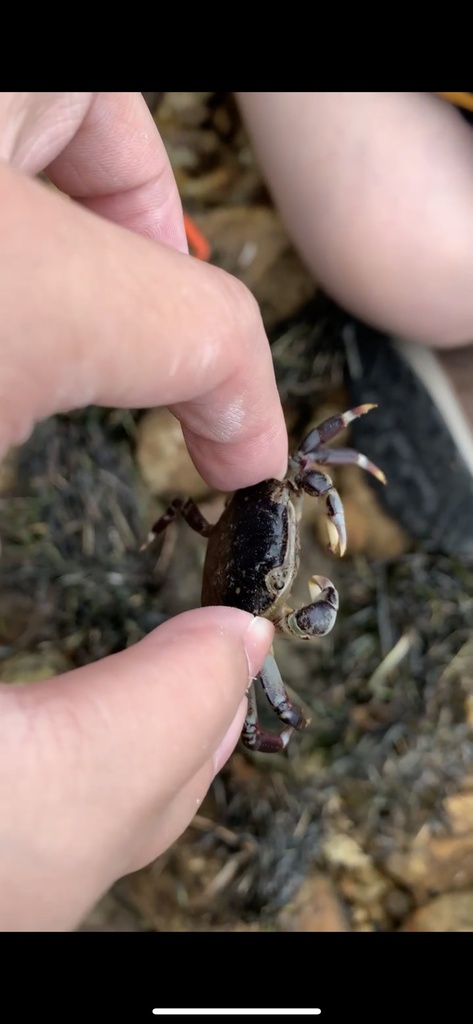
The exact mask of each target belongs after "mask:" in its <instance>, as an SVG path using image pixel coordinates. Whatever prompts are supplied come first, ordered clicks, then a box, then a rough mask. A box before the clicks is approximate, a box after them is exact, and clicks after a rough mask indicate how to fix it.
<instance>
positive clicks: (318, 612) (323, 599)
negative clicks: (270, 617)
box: [276, 576, 338, 640]
mask: <svg viewBox="0 0 473 1024" xmlns="http://www.w3.org/2000/svg"><path fill="white" fill-rule="evenodd" d="M309 592H310V596H311V598H312V604H307V605H305V606H304V607H303V608H298V609H297V610H296V611H293V609H292V608H286V610H285V611H284V613H283V615H282V616H281V618H280V619H279V620H278V622H277V623H276V627H277V629H278V630H279V632H281V633H285V634H286V635H288V636H293V637H294V636H295V637H298V638H300V639H302V640H311V639H312V637H314V636H325V635H326V634H327V633H330V630H331V629H333V627H334V625H335V622H336V618H337V612H338V592H337V590H336V589H335V587H334V585H333V583H332V582H331V580H328V579H326V577H325V576H311V578H310V580H309Z"/></svg>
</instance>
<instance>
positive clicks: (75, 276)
mask: <svg viewBox="0 0 473 1024" xmlns="http://www.w3.org/2000/svg"><path fill="white" fill-rule="evenodd" d="M367 95H368V99H367V98H366V97H367ZM363 96H364V98H363ZM370 96H371V99H369V97H370ZM376 97H377V94H362V98H361V99H360V101H359V104H358V105H357V104H356V103H355V102H354V101H353V100H352V98H351V97H350V96H348V98H347V101H346V103H345V105H342V107H340V108H339V107H337V104H336V102H335V98H334V97H333V96H332V98H330V94H326V98H325V99H320V94H314V93H313V94H307V95H306V97H305V98H304V100H303V102H302V103H301V101H300V96H299V97H297V96H296V97H294V94H292V98H291V94H289V95H288V97H286V96H285V95H283V94H258V95H250V94H245V95H244V96H242V97H240V102H241V104H242V107H243V109H244V112H245V114H246V116H247V118H248V121H249V123H250V125H251V126H252V130H253V133H254V135H255V139H257V140H258V141H257V146H258V151H259V154H260V157H261V160H262V163H263V164H264V167H265V171H266V173H267V175H268V178H269V179H270V183H271V185H272V188H273V191H274V194H275V196H276V197H277V200H278V202H279V204H280V206H281V209H282V211H283V214H284V216H285V219H286V222H287V224H288V227H289V229H290V231H291V232H292V234H293V237H294V239H295V241H296V243H297V244H298V245H299V247H300V249H301V251H302V252H303V254H304V255H305V258H306V259H307V261H308V263H309V265H311V266H312V267H313V269H314V273H316V275H317V276H318V277H319V279H323V280H324V281H325V282H326V284H327V285H328V286H329V287H331V289H332V291H333V292H334V294H336V295H338V297H339V298H341V299H342V300H344V301H345V302H346V304H347V305H349V304H351V306H352V307H353V308H355V310H356V311H357V312H359V313H360V314H361V315H366V314H367V313H369V314H370V316H371V318H372V319H374V320H379V321H380V323H381V322H382V326H386V327H390V326H395V329H398V330H399V331H401V332H402V333H404V334H407V335H410V336H415V337H417V338H418V340H420V341H425V342H430V343H432V342H433V343H437V344H448V343H450V344H453V343H461V342H465V341H468V340H469V339H470V337H473V297H472V293H471V290H470V288H469V277H470V271H471V267H472V265H473V263H472V259H471V257H472V256H473V252H470V248H472V247H473V240H471V239H473V232H472V231H471V227H472V226H473V225H471V223H470V222H471V221H472V219H473V143H472V141H471V137H470V135H469V130H468V129H467V128H465V127H464V125H463V124H462V122H461V121H460V119H459V118H458V116H457V115H456V114H455V112H454V111H450V110H449V109H448V108H445V110H444V108H443V105H442V104H440V101H437V100H435V99H432V98H431V97H419V98H416V97H415V96H414V97H410V98H409V99H406V98H405V97H400V96H398V97H397V98H396V96H392V95H391V94H389V95H388V96H387V97H384V99H377V98H376ZM431 101H432V102H431ZM337 110H338V113H337ZM376 110H377V111H378V113H377V114H376V117H374V113H373V111H376ZM340 111H344V113H341V112H340ZM269 112H270V113H271V116H270V117H268V116H267V115H268V113H269ZM381 113H382V115H383V116H382V117H381ZM386 117H387V121H386ZM334 118H335V120H336V132H334V127H333V125H334ZM268 125H270V128H269V127H268ZM312 128H313V131H312ZM309 129H310V130H309ZM375 129H376V130H375ZM415 129H416V130H420V133H421V134H420V140H419V139H417V142H416V143H415V144H414V140H415V139H416V137H417V136H416V130H415ZM406 132H407V140H408V141H407V143H406ZM373 135H374V138H373V137H372V136H373ZM401 141H402V145H401ZM383 147H384V149H383ZM391 151H392V153H394V154H395V155H396V160H397V163H396V162H394V163H393V158H392V153H391ZM383 152H388V154H391V155H390V156H389V158H388V159H386V160H382V159H381V156H382V153H383ZM288 154H290V155H291V161H292V162H291V163H289V162H288ZM304 154H305V155H304ZM0 156H1V158H2V160H3V164H2V165H1V166H0V203H1V214H2V230H1V231H0V282H1V284H0V288H1V292H2V294H1V304H2V317H1V318H0V349H1V359H0V408H1V410H2V416H1V422H0V449H1V451H2V452H4V451H5V450H7V448H8V447H9V446H10V445H11V444H16V443H19V442H21V441H22V440H24V439H25V438H26V437H27V436H28V434H29V433H30V431H31V428H32V426H33V425H34V423H35V422H36V421H37V420H38V419H41V418H42V417H44V416H47V415H49V414H51V413H53V412H57V411H65V410H68V409H71V408H77V407H80V406H82V405H86V404H89V403H97V404H103V405H110V406H120V407H124V408H126V407H129V406H131V407H134V408H135V407H147V406H154V405H168V406H169V407H170V408H171V409H172V411H173V412H174V413H175V414H176V415H177V416H178V418H179V419H180V421H181V423H182V426H183V430H184V435H185V438H186V442H187V444H188V447H189V451H190V453H191V455H192V457H193V459H194V461H195V463H196V465H197V467H198V469H199V470H200V472H201V473H202V475H203V476H204V477H205V479H206V480H207V481H208V483H209V484H210V485H212V486H214V487H216V488H219V489H221V490H224V491H228V490H233V489H234V488H236V487H239V486H245V485H249V484H251V483H255V482H256V481H258V480H261V479H263V478H265V477H269V476H276V477H281V476H282V475H283V473H284V471H285V468H286V464H287V435H286V431H285V426H284V420H283V416H282V410H281V406H280V403H279V399H278V395H277V390H276V386H275V381H274V373H273V369H272V363H271V357H270V352H269V347H268V343H267V339H266V336H265V333H264V330H263V326H262V323H261V318H260V315H259V312H258V309H257V307H256V304H255V302H254V300H253V299H252V297H251V295H250V294H249V293H248V292H247V291H246V289H244V288H243V286H241V285H240V284H239V282H237V281H236V280H234V279H233V278H231V277H229V276H228V275H227V274H225V273H224V272H223V271H220V270H218V269H216V268H213V267H210V266H206V265H204V264H202V263H199V262H198V261H196V260H194V259H192V258H191V257H189V256H188V255H187V253H186V242H185V235H184V229H183V222H182V211H181V205H180V201H179V197H178V194H177V189H176V186H175V182H174V179H173V175H172V171H171V169H170V166H169V163H168V160H167V157H166V154H165V151H164V148H163V146H162V143H161V141H160V139H159V136H158V133H157V131H156V128H155V126H154V123H153V121H152V119H151V117H150V115H149V114H148V111H147V109H146V106H145V104H144V101H143V100H142V98H141V97H140V96H139V95H138V94H133V95H130V94H113V95H110V94H99V95H92V94H60V93H58V94H33V95H31V94H6V93H3V94H1V95H0ZM433 157H435V160H434V159H433ZM432 168H433V176H432V177H429V176H428V175H427V172H429V175H430V174H431V172H432ZM42 169H46V171H47V174H48V176H49V177H50V178H51V180H52V181H53V182H54V183H55V184H56V185H57V186H58V187H59V188H60V189H61V190H62V191H63V192H65V193H66V194H67V195H70V196H71V197H72V198H73V199H74V202H70V201H68V200H65V199H64V198H63V197H62V196H60V195H58V194H55V193H53V192H52V191H51V190H48V189H47V188H46V187H45V186H43V185H42V184H40V183H38V182H36V181H33V180H32V175H34V174H36V173H37V172H38V171H40V170H42ZM396 181H397V183H398V186H399V182H400V181H401V182H402V187H397V188H396ZM450 188H451V191H450ZM430 189H432V191H430ZM347 190H348V193H347ZM387 199H388V200H389V202H388V204H387V205H388V207H389V209H390V210H391V213H387V212H386V200H387ZM442 199H443V201H441V200H442ZM421 201H422V211H423V216H419V215H418V211H419V203H420V202H421ZM394 202H395V204H396V210H395V212H396V216H394V215H393V209H392V208H393V204H394ZM355 209H356V214H355V213H354V210H355ZM383 211H384V212H383ZM414 212H415V214H416V215H415V216H414ZM361 240H362V241H363V245H362V248H361V255H360V248H359V246H360V244H361ZM377 250H378V254H379V255H378V259H376V251H377ZM467 282H468V284H467ZM432 303H433V306H432ZM272 637H273V627H272V626H271V625H270V624H269V623H267V622H264V621H263V620H259V619H252V618H251V617H250V616H249V615H247V614H246V613H243V612H240V611H236V610H232V609H228V608H227V609H223V608H219V609H216V608H205V609H199V610H196V611H193V612H189V613H187V614H186V615H184V616H180V617H178V618H176V619H174V620H173V621H172V622H167V623H166V624H165V625H163V626H161V627H159V629H158V630H156V631H155V632H154V633H152V634H150V636H148V637H147V638H146V639H145V640H144V641H142V642H141V643H140V644H137V645H135V646H134V647H133V648H131V649H129V650H127V651H125V652H123V653H121V654H117V655H114V656H113V657H111V658H107V659H105V660H103V661H102V662H100V663H98V664H95V665H91V666H87V667H86V668H83V669H80V670H78V671H76V672H72V673H69V674H68V676H67V677H64V676H63V677H61V679H60V680H58V679H52V680H48V681H45V682H38V683H36V684H34V685H29V686H25V687H24V688H21V687H15V688H12V687H7V686H3V687H0V779H1V780H2V782H1V783H0V929H1V930H26V929H30V930H31V929H42V930H68V929H71V928H74V927H75V926H76V925H77V924H78V923H79V922H80V920H81V919H82V918H83V917H84V915H85V914H86V913H87V911H88V910H89V909H90V907H91V906H93V904H94V903H95V902H96V900H97V899H98V898H99V897H100V895H101V894H102V893H103V892H104V891H105V890H106V889H107V888H108V887H109V886H110V885H111V884H113V882H114V881H115V880H116V879H117V878H119V877H121V876H122V875H124V874H126V873H128V872H130V871H134V870H137V869H138V868H140V867H141V866H143V865H145V864H146V863H148V862H149V861H151V860H152V859H153V858H154V857H156V856H157V855H158V854H159V853H160V852H162V851H163V850H164V849H166V848H167V847H168V846H169V845H170V844H171V843H172V842H173V841H174V840H175V839H176V838H177V836H178V835H179V834H180V833H181V832H182V831H183V829H184V828H185V827H186V825H187V824H188V823H189V821H190V820H191V819H192V817H193V815H194V813H195V812H196V810H197V809H198V807H199V804H200V802H201V801H202V799H203V797H204V795H205V793H206V791H207V789H208V787H209V784H210V782H211V779H212V778H213V776H214V775H215V772H216V771H217V770H218V769H219V768H220V767H221V765H222V764H223V763H224V761H225V760H226V759H227V758H228V756H229V754H230V753H231V751H232V749H233V747H234V746H235V744H236V742H237V739H238V735H239V732H240V730H241V726H242V723H243V719H244V715H245V711H246V698H245V691H246V688H247V686H248V681H249V678H250V677H251V676H252V675H254V674H255V673H256V672H257V671H258V669H259V668H260V666H261V664H262V662H263V660H264V656H265V654H266V653H267V651H268V649H269V647H270V644H271V641H272ZM176 723H178V729H175V728H174V726H175V724H176Z"/></svg>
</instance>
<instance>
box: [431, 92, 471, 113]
mask: <svg viewBox="0 0 473 1024" xmlns="http://www.w3.org/2000/svg"><path fill="white" fill-rule="evenodd" d="M437 95H438V96H441V97H442V99H443V100H448V102H449V103H453V104H454V105H455V106H456V107H463V109H464V110H473V93H472V92H439V93H437Z"/></svg>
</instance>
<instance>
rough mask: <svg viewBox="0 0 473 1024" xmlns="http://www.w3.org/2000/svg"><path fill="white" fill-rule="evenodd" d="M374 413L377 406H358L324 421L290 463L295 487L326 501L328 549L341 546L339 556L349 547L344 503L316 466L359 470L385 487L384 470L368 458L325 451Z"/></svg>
mask: <svg viewBox="0 0 473 1024" xmlns="http://www.w3.org/2000/svg"><path fill="white" fill-rule="evenodd" d="M371 409H376V406H375V405H371V404H366V405H358V406H356V408H354V409H348V410H347V412H344V413H342V414H341V415H339V416H331V417H330V418H329V419H327V420H324V421H323V423H320V424H319V426H318V427H314V428H313V430H311V431H310V433H309V434H307V437H306V438H304V440H303V442H302V444H301V445H300V446H299V449H298V451H297V452H296V453H295V454H294V456H293V457H292V459H290V460H289V469H290V471H292V473H293V474H294V477H293V479H294V482H295V484H296V485H297V486H298V487H299V488H301V489H302V490H304V491H306V492H307V494H311V495H313V496H314V497H316V498H319V497H325V501H326V506H327V515H328V517H329V524H328V527H329V537H330V544H329V547H330V550H331V551H332V552H335V551H336V549H337V546H338V547H339V549H340V555H343V554H344V553H345V550H346V543H347V539H346V529H345V516H344V513H343V505H342V501H341V498H340V495H339V494H338V491H337V490H336V489H335V487H334V485H333V482H332V480H331V479H330V477H329V476H328V475H327V474H326V473H321V472H318V471H317V470H316V469H315V468H314V466H315V465H316V464H317V465H319V466H350V465H355V466H360V467H361V469H365V470H366V471H367V472H368V473H371V474H372V475H373V476H374V477H376V479H377V480H380V481H381V482H382V483H386V477H385V475H384V473H383V472H382V470H381V469H378V467H377V466H375V464H374V462H370V460H369V459H367V458H366V455H361V454H360V452H357V451H355V450H354V449H353V448H334V449H332V448H325V447H324V445H325V444H326V443H327V441H331V440H332V438H334V437H336V436H337V434H340V433H341V431H342V430H344V429H345V427H347V426H348V424H349V423H351V422H352V421H353V420H355V419H358V417H359V416H364V415H365V413H367V412H370V410H371Z"/></svg>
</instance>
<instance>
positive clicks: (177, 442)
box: [136, 409, 209, 501]
mask: <svg viewBox="0 0 473 1024" xmlns="http://www.w3.org/2000/svg"><path fill="white" fill-rule="evenodd" d="M136 458H137V461H138V465H139V467H140V470H141V472H142V474H143V477H144V479H145V482H146V483H147V485H148V487H149V489H150V491H151V492H152V494H157V495H159V496H164V497H166V498H169V497H174V496H175V495H183V496H186V497H187V496H189V497H190V498H194V499H195V500H196V501H197V500H198V499H199V498H202V497H203V496H204V495H208V494H209V487H208V485H207V484H206V483H205V481H204V480H202V477H201V476H200V474H199V473H198V472H197V470H196V468H195V466H194V463H193V462H192V459H191V457H190V455H189V452H188V451H187V448H186V444H185V441H184V437H183V434H182V429H181V425H180V423H179V421H178V420H177V419H176V417H175V416H173V415H172V413H170V412H169V411H168V409H152V410H151V411H150V412H147V413H146V414H145V415H144V416H143V418H142V419H141V420H140V422H139V424H138V439H137V448H136Z"/></svg>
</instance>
